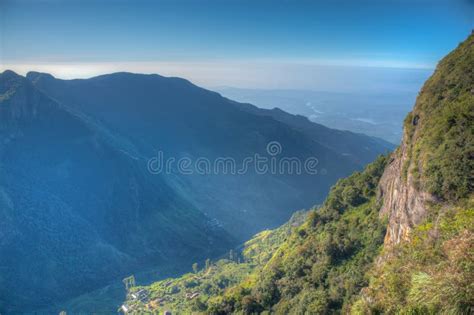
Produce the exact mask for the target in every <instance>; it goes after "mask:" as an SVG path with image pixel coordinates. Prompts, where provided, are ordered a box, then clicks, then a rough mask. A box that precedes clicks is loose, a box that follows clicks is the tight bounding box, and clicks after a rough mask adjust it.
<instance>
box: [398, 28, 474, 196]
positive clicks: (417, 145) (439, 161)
mask: <svg viewBox="0 0 474 315" xmlns="http://www.w3.org/2000/svg"><path fill="white" fill-rule="evenodd" d="M473 45H474V34H473V35H471V36H470V37H469V38H468V39H467V40H466V41H465V42H463V43H462V44H460V46H459V47H458V48H457V49H455V50H454V51H453V52H452V53H450V54H449V55H448V56H446V57H445V58H444V59H443V60H442V61H441V62H440V63H439V65H438V67H437V70H436V71H435V73H434V74H433V76H432V77H431V78H430V79H429V80H428V81H427V82H426V83H425V85H424V87H423V89H422V90H421V92H420V94H419V96H418V99H417V102H416V105H415V108H414V110H413V112H411V113H410V114H409V115H408V116H407V118H406V120H405V133H406V135H405V136H406V137H407V146H408V148H407V149H408V157H409V159H408V161H407V162H406V165H404V170H405V172H407V171H408V170H409V171H410V172H411V174H412V175H413V177H414V180H415V183H416V184H417V185H418V188H422V189H423V190H426V191H429V192H430V193H432V194H434V195H435V196H437V197H439V198H442V199H444V200H458V199H460V198H463V197H466V196H467V195H468V194H469V193H470V192H472V190H473V188H474V155H473V154H474V153H473V152H474V126H473V124H472V122H473V121H474V70H473V69H474V49H473V48H472V46H473ZM420 186H421V187H420Z"/></svg>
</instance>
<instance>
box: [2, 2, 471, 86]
mask: <svg viewBox="0 0 474 315" xmlns="http://www.w3.org/2000/svg"><path fill="white" fill-rule="evenodd" d="M473 28H474V0H446V1H445V0H411V1H405V0H385V1H364V0H361V1H353V0H350V1H342V0H332V1H297V0H296V1H279V0H272V1H266V0H261V1H259V0H253V1H246V0H240V1H238V0H220V1H210V0H199V1H198V0H194V1H180V0H177V1H159V0H158V1H140V0H118V1H113V0H97V1H89V0H83V1H74V0H70V1H66V0H48V1H44V0H0V68H2V69H12V70H14V71H17V72H18V73H20V74H25V73H26V72H27V71H30V70H36V71H44V72H49V73H52V74H53V75H55V76H57V77H60V78H84V77H91V76H94V75H98V74H103V73H109V72H116V71H130V72H140V73H159V74H162V75H167V76H181V77H185V78H188V79H190V80H192V81H193V82H195V83H198V84H200V85H204V86H207V87H210V86H235V87H245V88H292V89H298V88H300V89H318V90H351V89H352V90H357V89H366V90H371V89H378V88H381V87H383V88H392V89H394V90H397V89H402V90H403V89H410V88H413V87H412V85H413V82H414V81H416V84H418V82H419V81H420V80H421V81H422V80H424V79H425V78H426V77H427V76H428V75H429V74H430V73H431V72H432V70H433V68H434V67H435V65H436V63H437V61H438V60H439V59H440V58H442V56H444V55H445V54H447V53H448V52H449V51H450V50H452V49H453V48H455V47H456V45H457V44H458V43H459V42H460V41H462V40H463V39H465V38H466V37H467V35H468V34H469V33H470V32H471V30H472V29H473ZM392 76H394V77H395V78H394V79H393V80H392ZM392 81H393V82H392ZM405 81H407V82H405Z"/></svg>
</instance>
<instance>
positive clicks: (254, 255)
mask: <svg viewBox="0 0 474 315" xmlns="http://www.w3.org/2000/svg"><path fill="white" fill-rule="evenodd" d="M306 217H307V212H296V213H295V214H294V215H293V216H292V218H291V219H290V220H289V221H288V222H287V223H286V224H284V225H282V226H281V227H279V228H277V229H275V230H265V231H262V232H261V233H259V234H257V235H256V236H255V237H254V238H252V239H251V240H249V241H248V242H246V243H245V244H244V246H243V248H242V249H241V250H238V251H236V252H235V253H234V252H233V253H232V254H231V253H229V254H230V255H229V257H226V258H222V259H220V260H218V261H217V262H210V261H208V262H207V263H206V264H207V265H205V266H203V267H202V268H201V269H200V270H198V271H197V272H193V273H187V274H184V275H182V276H181V277H178V278H168V279H165V280H162V281H158V282H155V283H153V284H152V285H150V286H142V287H136V288H134V289H133V290H132V292H136V291H139V290H140V289H143V288H145V289H146V290H148V291H149V293H150V295H149V301H148V303H142V302H138V301H133V300H132V299H130V296H129V300H128V301H127V304H128V305H130V306H132V308H133V309H134V310H135V311H138V312H143V311H150V310H152V311H153V312H163V311H165V310H173V311H174V312H178V313H179V314H182V313H184V314H187V313H190V312H195V311H198V312H202V311H205V310H206V309H207V303H208V300H209V298H211V297H213V296H220V295H222V294H223V293H224V292H225V291H226V290H227V289H228V288H230V287H233V286H236V285H238V284H244V285H253V281H252V279H254V278H255V272H256V270H258V269H259V268H261V267H262V266H263V265H264V264H265V263H267V262H268V261H269V260H270V258H271V257H272V253H273V252H274V251H275V250H276V249H277V248H278V247H279V246H280V245H281V244H282V243H283V242H284V241H285V240H286V239H287V238H288V237H289V235H291V232H292V231H293V230H295V229H296V228H297V227H298V226H300V225H301V224H302V223H303V222H304V221H305V218H306ZM196 292H198V293H199V297H198V298H193V299H189V298H188V297H187V295H188V296H189V295H190V294H193V293H196Z"/></svg>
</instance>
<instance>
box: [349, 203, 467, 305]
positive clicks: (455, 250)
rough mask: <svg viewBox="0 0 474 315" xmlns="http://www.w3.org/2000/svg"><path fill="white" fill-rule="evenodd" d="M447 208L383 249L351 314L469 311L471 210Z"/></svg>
mask: <svg viewBox="0 0 474 315" xmlns="http://www.w3.org/2000/svg"><path fill="white" fill-rule="evenodd" d="M466 207H467V208H458V207H450V208H449V209H446V210H445V212H443V213H442V214H441V215H440V217H438V219H437V220H436V221H437V222H427V223H425V224H422V225H420V226H418V227H417V229H416V230H415V232H414V235H413V237H412V239H411V241H410V242H406V243H402V244H400V245H398V246H396V247H394V248H389V249H386V250H385V252H384V254H383V255H382V257H385V259H384V260H383V262H382V263H381V264H380V265H379V266H377V268H375V269H374V270H373V271H372V272H371V280H370V285H369V287H368V288H367V290H365V291H364V294H363V295H362V297H361V298H360V300H359V301H358V302H357V303H356V304H355V305H354V307H353V311H354V313H357V312H362V313H378V312H385V313H389V314H390V313H401V314H469V313H470V312H471V311H472V310H473V308H474V248H473V244H474V208H473V202H472V201H471V202H470V205H467V206H466Z"/></svg>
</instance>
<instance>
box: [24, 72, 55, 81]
mask: <svg viewBox="0 0 474 315" xmlns="http://www.w3.org/2000/svg"><path fill="white" fill-rule="evenodd" d="M26 78H27V79H28V80H30V81H31V82H35V81H37V80H39V79H54V76H53V75H51V74H49V73H45V72H37V71H30V72H28V73H27V74H26Z"/></svg>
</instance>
